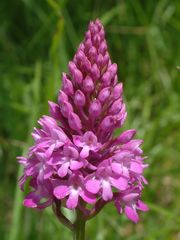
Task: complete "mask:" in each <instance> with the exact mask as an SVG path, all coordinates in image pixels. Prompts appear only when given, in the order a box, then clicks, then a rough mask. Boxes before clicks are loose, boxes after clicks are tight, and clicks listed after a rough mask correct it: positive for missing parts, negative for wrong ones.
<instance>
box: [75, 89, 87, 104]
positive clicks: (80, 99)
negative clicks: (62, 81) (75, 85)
mask: <svg viewBox="0 0 180 240" xmlns="http://www.w3.org/2000/svg"><path fill="white" fill-rule="evenodd" d="M85 102H86V98H85V96H84V93H83V92H82V91H81V90H77V91H76V92H75V96H74V103H75V104H76V106H79V107H83V106H84V105H85Z"/></svg>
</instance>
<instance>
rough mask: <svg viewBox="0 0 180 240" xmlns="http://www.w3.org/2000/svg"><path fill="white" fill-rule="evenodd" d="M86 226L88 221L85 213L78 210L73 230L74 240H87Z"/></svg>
mask: <svg viewBox="0 0 180 240" xmlns="http://www.w3.org/2000/svg"><path fill="white" fill-rule="evenodd" d="M85 226H86V220H85V219H84V216H83V213H82V212H81V211H80V210H79V209H77V210H76V220H75V223H74V229H73V240H85Z"/></svg>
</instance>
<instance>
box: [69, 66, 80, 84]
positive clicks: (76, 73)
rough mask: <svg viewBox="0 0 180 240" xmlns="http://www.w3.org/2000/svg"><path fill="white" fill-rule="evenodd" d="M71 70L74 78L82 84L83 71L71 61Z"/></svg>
mask: <svg viewBox="0 0 180 240" xmlns="http://www.w3.org/2000/svg"><path fill="white" fill-rule="evenodd" d="M69 71H70V74H71V76H72V78H73V80H74V81H75V82H76V83H78V84H81V83H82V80H83V75H82V73H81V71H80V70H79V69H77V67H76V64H74V63H73V62H70V63H69Z"/></svg>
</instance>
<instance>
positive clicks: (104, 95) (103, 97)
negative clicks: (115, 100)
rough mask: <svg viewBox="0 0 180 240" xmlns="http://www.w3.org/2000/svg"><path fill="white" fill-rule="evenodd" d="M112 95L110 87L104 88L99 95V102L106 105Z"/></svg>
mask: <svg viewBox="0 0 180 240" xmlns="http://www.w3.org/2000/svg"><path fill="white" fill-rule="evenodd" d="M110 94H111V91H110V87H106V88H103V89H102V90H101V91H100V93H99V95H98V99H99V101H100V102H101V103H105V101H106V100H107V99H108V98H109V96H110Z"/></svg>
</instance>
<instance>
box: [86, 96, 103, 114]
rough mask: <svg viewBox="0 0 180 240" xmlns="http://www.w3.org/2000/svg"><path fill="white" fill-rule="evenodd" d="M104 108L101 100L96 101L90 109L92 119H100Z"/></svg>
mask: <svg viewBox="0 0 180 240" xmlns="http://www.w3.org/2000/svg"><path fill="white" fill-rule="evenodd" d="M101 110H102V106H101V103H100V102H99V100H97V99H96V100H94V101H93V102H92V103H91V105H90V107H89V114H90V116H91V117H92V118H95V117H98V116H99V115H100V114H101Z"/></svg>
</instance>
